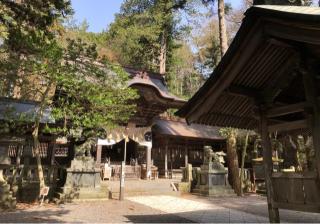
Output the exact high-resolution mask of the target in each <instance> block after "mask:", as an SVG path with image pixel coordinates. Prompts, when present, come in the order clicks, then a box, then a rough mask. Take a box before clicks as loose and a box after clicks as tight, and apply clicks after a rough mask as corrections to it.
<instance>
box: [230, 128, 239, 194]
mask: <svg viewBox="0 0 320 224" xmlns="http://www.w3.org/2000/svg"><path fill="white" fill-rule="evenodd" d="M227 157H228V161H229V162H228V163H229V169H230V172H229V173H230V174H231V180H232V186H233V189H234V191H235V193H236V194H237V195H238V196H240V188H241V185H240V178H239V162H238V155H237V141H236V136H235V133H233V131H231V133H230V134H229V136H228V139H227Z"/></svg>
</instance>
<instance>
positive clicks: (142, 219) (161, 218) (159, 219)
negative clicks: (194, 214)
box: [125, 214, 193, 223]
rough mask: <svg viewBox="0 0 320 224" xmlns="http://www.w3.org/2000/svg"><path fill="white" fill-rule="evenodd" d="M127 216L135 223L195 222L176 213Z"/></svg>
mask: <svg viewBox="0 0 320 224" xmlns="http://www.w3.org/2000/svg"><path fill="white" fill-rule="evenodd" d="M125 217H126V218H127V219H128V220H129V222H133V223H193V222H192V221H191V220H189V219H185V218H183V217H179V216H177V215H175V214H155V215H126V216H125Z"/></svg>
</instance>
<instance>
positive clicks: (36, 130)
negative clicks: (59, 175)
mask: <svg viewBox="0 0 320 224" xmlns="http://www.w3.org/2000/svg"><path fill="white" fill-rule="evenodd" d="M51 86H52V80H50V81H49V84H48V86H47V87H46V90H45V91H44V93H43V95H42V97H41V101H40V105H39V111H38V113H37V114H36V117H35V125H34V129H33V132H32V137H33V148H34V150H35V156H36V160H37V170H38V177H39V184H40V191H41V189H42V188H43V187H45V181H44V175H43V169H42V165H41V157H40V142H39V127H40V120H41V118H42V116H43V112H44V110H45V107H46V100H47V97H48V94H49V91H50V90H51ZM39 197H40V195H39Z"/></svg>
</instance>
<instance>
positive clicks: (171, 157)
mask: <svg viewBox="0 0 320 224" xmlns="http://www.w3.org/2000/svg"><path fill="white" fill-rule="evenodd" d="M172 159H173V156H172V148H170V173H171V176H170V178H171V179H172V178H173V172H172Z"/></svg>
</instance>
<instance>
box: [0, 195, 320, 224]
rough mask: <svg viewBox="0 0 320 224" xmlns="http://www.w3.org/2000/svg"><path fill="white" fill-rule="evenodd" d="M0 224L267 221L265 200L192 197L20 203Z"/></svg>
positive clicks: (300, 218)
mask: <svg viewBox="0 0 320 224" xmlns="http://www.w3.org/2000/svg"><path fill="white" fill-rule="evenodd" d="M280 218H281V221H282V222H317V223H319V222H320V214H316V213H306V212H296V211H288V210H280ZM0 222H10V223H17V222H19V223H39V222H46V223H49V222H55V223H57V222H68V223H73V222H77V223H99V222H112V223H123V222H129V223H186V222H199V223H214V222H216V223H229V222H231V223H233V222H241V223H244V222H246V223H247V222H251V223H257V222H268V213H267V203H266V199H265V197H260V196H256V195H255V196H246V197H241V198H239V197H221V198H206V197H198V196H195V195H183V196H180V197H176V196H172V195H152V196H147V195H144V196H143V195H141V196H132V197H127V198H126V200H124V201H118V200H107V201H90V202H77V203H70V204H65V205H59V206H57V205H51V204H49V205H48V204H47V205H44V206H42V207H39V206H38V205H27V204H19V205H18V209H17V210H16V211H15V212H0Z"/></svg>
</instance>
